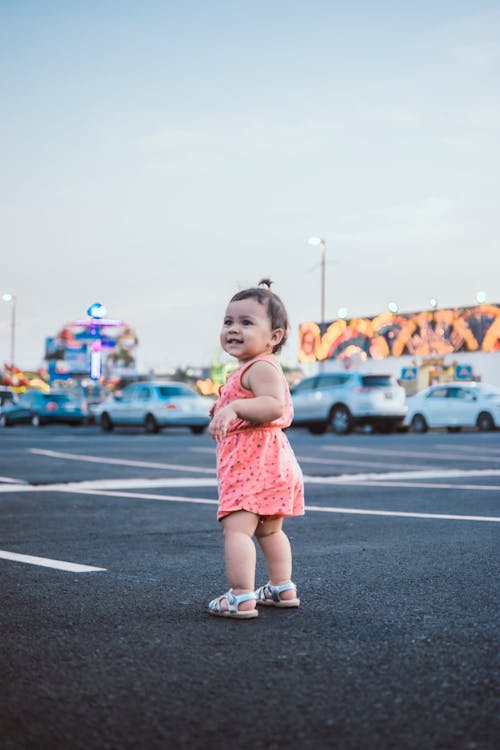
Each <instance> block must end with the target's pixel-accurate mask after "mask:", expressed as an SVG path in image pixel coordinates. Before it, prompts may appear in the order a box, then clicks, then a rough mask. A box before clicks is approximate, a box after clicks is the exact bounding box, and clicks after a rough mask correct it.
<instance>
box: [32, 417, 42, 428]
mask: <svg viewBox="0 0 500 750" xmlns="http://www.w3.org/2000/svg"><path fill="white" fill-rule="evenodd" d="M31 424H32V425H33V427H41V426H42V420H41V419H40V417H39V416H38V414H33V416H32V417H31Z"/></svg>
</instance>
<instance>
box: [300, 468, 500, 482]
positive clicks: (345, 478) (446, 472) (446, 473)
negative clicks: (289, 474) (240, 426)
mask: <svg viewBox="0 0 500 750" xmlns="http://www.w3.org/2000/svg"><path fill="white" fill-rule="evenodd" d="M499 476H500V469H429V470H428V471H413V470H412V471H384V472H371V473H366V474H342V475H341V476H338V477H310V478H309V479H310V481H312V482H317V481H321V482H322V483H324V484H330V483H332V484H337V483H342V482H351V481H352V480H353V479H355V480H356V481H357V482H360V483H361V482H364V481H371V482H376V481H381V482H386V481H390V480H391V479H394V480H396V481H397V480H401V479H458V478H459V477H499Z"/></svg>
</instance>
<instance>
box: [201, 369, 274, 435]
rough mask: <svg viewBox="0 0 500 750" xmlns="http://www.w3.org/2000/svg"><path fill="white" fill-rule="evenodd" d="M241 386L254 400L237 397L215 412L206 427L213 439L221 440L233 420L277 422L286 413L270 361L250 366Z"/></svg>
mask: <svg viewBox="0 0 500 750" xmlns="http://www.w3.org/2000/svg"><path fill="white" fill-rule="evenodd" d="M242 385H243V387H244V388H246V389H248V390H249V391H251V392H252V393H253V394H254V398H237V399H235V400H234V401H231V402H230V403H229V404H227V405H226V406H224V407H223V408H222V409H219V411H217V412H216V413H215V415H214V418H213V420H212V422H211V423H210V427H209V432H210V434H211V435H212V437H213V438H215V440H221V439H222V438H223V437H224V435H225V434H226V432H227V430H228V427H229V425H230V424H231V422H234V420H235V419H245V420H247V421H248V422H254V423H255V424H262V423H263V422H272V421H273V420H274V419H278V418H279V417H281V415H282V414H283V412H284V410H285V388H284V385H283V379H282V378H281V376H280V373H279V372H278V370H277V369H276V367H274V366H273V365H271V364H269V362H262V361H261V362H256V363H255V364H254V365H252V366H251V367H250V368H249V369H248V370H247V372H245V373H244V374H243V378H242Z"/></svg>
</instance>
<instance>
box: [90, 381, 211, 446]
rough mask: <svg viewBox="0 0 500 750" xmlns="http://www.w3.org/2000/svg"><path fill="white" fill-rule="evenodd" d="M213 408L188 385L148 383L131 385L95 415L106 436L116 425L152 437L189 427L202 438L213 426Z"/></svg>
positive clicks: (100, 408) (161, 382)
mask: <svg viewBox="0 0 500 750" xmlns="http://www.w3.org/2000/svg"><path fill="white" fill-rule="evenodd" d="M212 404H213V401H212V399H210V398H206V397H204V396H199V395H198V394H197V393H196V392H195V391H194V390H193V389H192V388H190V387H189V386H187V385H186V384H185V383H176V382H173V381H169V382H167V381H149V382H142V383H134V384H132V385H128V386H127V387H126V388H124V389H123V393H122V394H121V395H117V396H113V397H112V398H110V399H108V400H107V401H104V402H103V403H102V404H99V406H97V407H96V408H95V409H94V410H93V411H94V415H95V418H96V420H97V422H98V423H99V424H100V426H101V429H102V430H104V431H105V432H110V431H111V430H112V429H113V428H114V427H115V425H117V426H118V425H123V426H125V425H126V426H134V425H140V426H143V427H144V429H145V430H146V432H151V433H154V432H159V431H160V430H161V429H162V428H163V427H189V428H190V429H191V432H194V433H195V434H199V433H201V432H203V431H204V430H205V429H206V428H207V426H208V424H209V422H210V407H211V406H212Z"/></svg>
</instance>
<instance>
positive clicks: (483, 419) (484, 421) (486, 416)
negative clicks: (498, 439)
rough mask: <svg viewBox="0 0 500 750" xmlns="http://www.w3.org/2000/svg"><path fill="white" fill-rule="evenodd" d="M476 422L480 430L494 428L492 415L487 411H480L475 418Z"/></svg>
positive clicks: (487, 430)
mask: <svg viewBox="0 0 500 750" xmlns="http://www.w3.org/2000/svg"><path fill="white" fill-rule="evenodd" d="M476 424H477V429H478V430H480V431H481V432H489V431H490V430H494V429H495V422H494V421H493V417H492V416H491V414H490V413H489V412H487V411H482V412H481V414H480V415H479V416H478V418H477V422H476Z"/></svg>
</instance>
